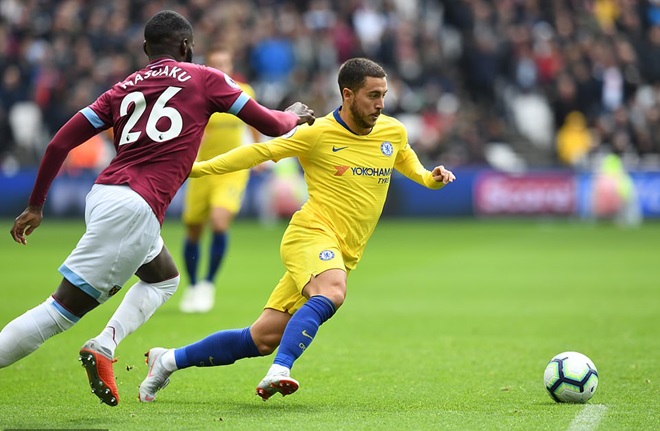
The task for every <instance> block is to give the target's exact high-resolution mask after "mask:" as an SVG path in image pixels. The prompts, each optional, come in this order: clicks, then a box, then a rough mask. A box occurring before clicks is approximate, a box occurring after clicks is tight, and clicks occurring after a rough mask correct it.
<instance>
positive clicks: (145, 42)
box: [142, 40, 149, 57]
mask: <svg viewBox="0 0 660 431" xmlns="http://www.w3.org/2000/svg"><path fill="white" fill-rule="evenodd" d="M142 51H144V53H145V54H147V57H149V51H148V50H147V41H146V40H145V41H144V42H142Z"/></svg>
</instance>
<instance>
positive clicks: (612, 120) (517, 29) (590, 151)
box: [0, 0, 660, 170]
mask: <svg viewBox="0 0 660 431" xmlns="http://www.w3.org/2000/svg"><path fill="white" fill-rule="evenodd" d="M161 9H174V10H176V11H178V12H180V13H181V14H183V15H184V16H186V17H187V18H188V19H189V20H190V21H191V23H192V24H193V27H194V31H195V52H196V54H197V56H198V58H196V59H195V61H196V62H202V61H203V54H204V52H205V50H206V49H207V48H208V47H209V46H211V45H214V44H224V45H228V46H231V47H232V48H233V49H234V50H235V63H236V70H237V71H238V72H239V74H240V75H241V76H242V77H243V78H244V79H245V80H247V81H249V82H250V83H251V84H252V85H253V86H254V87H255V90H256V92H257V98H258V99H259V100H260V101H261V102H262V103H263V104H265V105H267V106H270V107H273V108H283V107H285V106H287V105H288V104H290V103H291V102H292V101H294V100H301V101H303V102H305V103H307V104H308V105H310V106H311V107H312V108H313V109H314V110H315V111H316V112H317V114H319V115H320V114H325V113H327V112H329V111H331V110H333V109H334V108H336V107H337V106H338V104H339V102H340V99H339V91H338V88H337V84H336V73H337V69H338V66H339V65H340V64H341V62H343V61H344V60H346V59H347V58H350V57H354V56H368V57H370V58H372V59H374V60H376V61H378V62H380V63H381V64H383V66H384V67H385V68H386V70H387V72H388V75H389V78H388V82H389V87H390V91H389V93H388V97H387V98H386V105H387V106H386V112H387V113H388V114H391V115H396V116H397V117H398V118H399V119H400V120H401V121H403V122H404V123H405V124H406V125H407V126H408V130H409V133H410V142H411V144H412V145H413V146H414V147H415V149H416V150H417V152H418V153H419V155H420V158H421V159H422V161H423V162H424V163H427V162H428V163H434V162H442V163H444V164H445V165H448V166H452V167H454V168H456V167H459V166H472V165H474V166H485V165H490V166H493V167H495V168H501V169H504V170H507V169H508V170H516V169H518V170H519V169H524V168H526V167H538V166H542V167H548V166H568V167H572V168H575V169H587V168H589V166H590V160H592V158H593V156H594V154H598V153H599V152H614V153H616V154H619V155H621V156H622V159H623V160H624V161H625V163H626V164H627V166H628V167H631V168H637V169H645V168H648V169H658V168H660V133H658V132H659V131H658V128H660V0H444V1H443V0H334V1H330V0H187V1H166V0H133V1H129V0H115V1H112V2H109V1H107V0H0V79H1V84H0V160H2V161H3V163H4V166H7V165H19V166H24V165H30V164H32V165H34V164H36V163H38V161H39V159H40V157H41V155H42V154H43V150H44V148H45V145H46V144H47V143H48V141H49V138H50V137H51V136H52V135H53V134H54V133H55V132H56V131H57V129H58V128H59V127H60V126H62V124H64V122H65V121H66V120H67V119H68V118H69V117H71V116H72V115H73V114H74V113H75V112H76V111H78V110H79V109H81V108H82V107H84V106H86V105H87V104H89V103H91V102H92V101H93V100H94V99H95V98H96V97H97V96H98V95H99V94H101V93H102V92H103V91H105V90H106V89H107V88H108V87H109V86H111V85H112V84H114V83H115V82H117V81H118V80H120V79H123V78H124V77H125V76H127V75H128V74H129V73H131V72H132V71H134V70H136V69H139V68H141V67H142V66H144V65H145V64H146V56H145V55H144V53H143V51H142V41H143V26H144V23H145V22H146V20H147V19H148V18H149V17H150V16H152V15H153V14H154V13H155V12H157V11H159V10H161ZM105 139H106V142H107V138H105ZM106 157H111V155H109V156H108V155H106ZM82 159H83V160H86V163H103V159H104V158H103V157H97V159H98V160H97V159H94V158H93V157H92V158H91V159H89V158H85V157H82ZM90 160H91V161H90Z"/></svg>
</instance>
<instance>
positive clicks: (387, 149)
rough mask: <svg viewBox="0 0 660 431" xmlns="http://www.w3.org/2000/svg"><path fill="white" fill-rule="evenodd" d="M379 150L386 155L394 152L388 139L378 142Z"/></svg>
mask: <svg viewBox="0 0 660 431" xmlns="http://www.w3.org/2000/svg"><path fill="white" fill-rule="evenodd" d="M380 151H381V152H382V153H383V154H385V155H386V156H388V157H389V156H391V155H392V153H393V152H394V148H393V147H392V143H391V142H390V141H385V142H383V143H382V144H380Z"/></svg>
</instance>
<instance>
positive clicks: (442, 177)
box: [431, 165, 456, 184]
mask: <svg viewBox="0 0 660 431" xmlns="http://www.w3.org/2000/svg"><path fill="white" fill-rule="evenodd" d="M431 174H432V175H433V180H434V181H435V182H437V183H443V184H447V183H452V182H454V180H455V179H456V176H455V175H454V173H453V172H452V171H450V170H449V169H446V168H445V167H444V166H442V165H440V166H436V167H435V168H433V171H431Z"/></svg>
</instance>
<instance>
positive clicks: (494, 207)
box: [474, 172, 577, 215]
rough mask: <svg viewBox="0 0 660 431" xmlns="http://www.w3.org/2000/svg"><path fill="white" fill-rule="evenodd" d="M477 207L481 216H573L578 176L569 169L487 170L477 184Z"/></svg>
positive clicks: (475, 195)
mask: <svg viewBox="0 0 660 431" xmlns="http://www.w3.org/2000/svg"><path fill="white" fill-rule="evenodd" d="M474 209H475V213H476V214H478V215H573V214H575V213H576V211H577V184H576V179H575V176H574V175H573V174H572V173H566V172H553V173H530V174H521V175H510V174H503V173H495V172H488V173H484V174H482V175H480V176H479V177H478V178H477V179H476V182H475V184H474Z"/></svg>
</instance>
